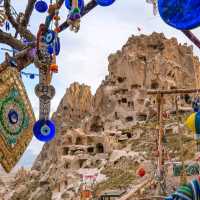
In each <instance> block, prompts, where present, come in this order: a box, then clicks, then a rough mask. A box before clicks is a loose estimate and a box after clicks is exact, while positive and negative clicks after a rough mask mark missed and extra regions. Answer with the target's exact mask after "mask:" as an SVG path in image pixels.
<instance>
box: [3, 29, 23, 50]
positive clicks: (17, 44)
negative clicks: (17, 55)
mask: <svg viewBox="0 0 200 200" xmlns="http://www.w3.org/2000/svg"><path fill="white" fill-rule="evenodd" d="M0 43H3V44H7V45H9V46H11V47H12V48H14V49H17V50H22V49H24V48H25V47H26V46H25V45H24V44H23V43H22V42H21V41H19V40H17V39H16V38H14V37H13V36H12V35H11V34H8V33H5V32H3V31H2V30H0Z"/></svg>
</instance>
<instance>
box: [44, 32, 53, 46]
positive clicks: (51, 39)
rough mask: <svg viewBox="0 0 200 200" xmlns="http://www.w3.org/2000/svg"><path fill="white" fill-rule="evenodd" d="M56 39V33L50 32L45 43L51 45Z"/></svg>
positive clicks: (47, 33) (46, 35)
mask: <svg viewBox="0 0 200 200" xmlns="http://www.w3.org/2000/svg"><path fill="white" fill-rule="evenodd" d="M54 38H55V32H54V31H51V30H48V31H47V32H46V34H45V43H46V44H51V43H52V42H53V40H54Z"/></svg>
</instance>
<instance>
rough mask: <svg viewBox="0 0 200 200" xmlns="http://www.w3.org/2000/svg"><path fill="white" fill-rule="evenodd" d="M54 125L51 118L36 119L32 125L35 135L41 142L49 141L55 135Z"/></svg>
mask: <svg viewBox="0 0 200 200" xmlns="http://www.w3.org/2000/svg"><path fill="white" fill-rule="evenodd" d="M55 132H56V129H55V125H54V123H53V121H51V120H38V121H37V122H36V123H35V124H34V126H33V133H34V135H35V137H36V138H37V139H38V140H40V141H42V142H49V141H50V140H52V139H53V138H54V137H55Z"/></svg>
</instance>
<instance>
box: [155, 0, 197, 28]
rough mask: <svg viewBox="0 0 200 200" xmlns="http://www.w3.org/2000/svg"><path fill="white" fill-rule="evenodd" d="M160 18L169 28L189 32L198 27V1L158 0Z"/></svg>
mask: <svg viewBox="0 0 200 200" xmlns="http://www.w3.org/2000/svg"><path fill="white" fill-rule="evenodd" d="M158 10H159V13H160V16H161V18H162V19H163V20H164V21H165V22H166V23H167V24H168V25H170V26H172V27H174V28H176V29H180V30H190V29H194V28H196V27H198V26H199V25H200V15H199V12H200V1H197V0H184V1H180V0H158Z"/></svg>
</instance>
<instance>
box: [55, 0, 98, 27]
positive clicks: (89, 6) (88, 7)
mask: <svg viewBox="0 0 200 200" xmlns="http://www.w3.org/2000/svg"><path fill="white" fill-rule="evenodd" d="M96 6H97V2H96V1H95V0H91V1H90V2H89V3H88V4H87V5H86V6H85V8H84V10H83V12H82V14H81V17H83V16H84V15H86V14H87V13H89V12H90V11H91V10H92V9H94V8H95V7H96ZM68 27H69V24H68V22H67V20H66V21H65V22H64V23H63V24H61V25H60V27H59V28H60V30H61V31H64V30H65V29H66V28H68Z"/></svg>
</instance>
